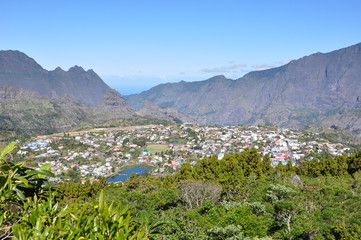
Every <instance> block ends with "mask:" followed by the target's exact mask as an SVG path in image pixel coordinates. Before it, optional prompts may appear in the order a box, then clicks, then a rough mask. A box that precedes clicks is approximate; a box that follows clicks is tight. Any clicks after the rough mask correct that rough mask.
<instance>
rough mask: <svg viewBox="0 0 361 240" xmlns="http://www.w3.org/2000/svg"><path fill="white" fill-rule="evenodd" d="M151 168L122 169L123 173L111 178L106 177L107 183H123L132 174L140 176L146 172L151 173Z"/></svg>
mask: <svg viewBox="0 0 361 240" xmlns="http://www.w3.org/2000/svg"><path fill="white" fill-rule="evenodd" d="M151 170H152V169H151V168H147V167H131V168H127V169H124V170H123V171H121V172H119V173H118V174H117V175H115V176H113V177H108V178H107V182H125V181H126V180H127V179H128V178H130V175H131V174H132V173H135V174H142V173H144V172H147V171H151Z"/></svg>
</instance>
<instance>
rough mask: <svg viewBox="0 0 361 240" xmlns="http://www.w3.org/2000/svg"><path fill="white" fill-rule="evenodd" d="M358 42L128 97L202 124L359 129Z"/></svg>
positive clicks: (360, 56)
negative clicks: (260, 68) (278, 63)
mask: <svg viewBox="0 0 361 240" xmlns="http://www.w3.org/2000/svg"><path fill="white" fill-rule="evenodd" d="M360 83H361V43H359V44H356V45H353V46H350V47H347V48H343V49H340V50H336V51H333V52H329V53H315V54H312V55H310V56H306V57H303V58H301V59H298V60H293V61H291V62H289V63H288V64H286V65H283V66H281V67H277V68H272V69H268V70H263V71H254V72H250V73H248V74H246V75H245V76H243V77H241V78H239V79H236V80H231V79H227V78H226V77H224V76H215V77H213V78H210V79H208V80H204V81H197V82H184V81H181V82H178V83H166V84H160V85H158V86H155V87H153V88H151V89H149V90H147V91H144V92H142V93H139V94H133V95H129V96H126V100H127V101H128V103H129V104H130V106H131V107H132V108H133V109H135V110H138V109H140V108H141V107H142V105H143V104H144V102H151V103H153V104H155V105H157V106H159V107H167V108H173V109H177V110H178V111H179V112H180V113H181V114H184V115H187V116H188V117H190V118H192V119H194V120H195V121H196V122H198V123H201V124H217V125H235V124H244V125H251V124H262V125H275V126H280V127H290V128H302V127H305V126H308V125H314V126H332V125H334V126H337V127H341V128H346V129H349V130H352V131H356V132H358V131H360V130H361V120H360V119H361V118H360V117H361V84H360Z"/></svg>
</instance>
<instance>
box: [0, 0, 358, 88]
mask: <svg viewBox="0 0 361 240" xmlns="http://www.w3.org/2000/svg"><path fill="white" fill-rule="evenodd" d="M0 9H1V15H0V49H1V50H8V49H13V50H19V51H22V52H24V53H26V54H27V55H29V56H30V57H32V58H34V59H35V60H36V61H37V62H38V63H39V64H40V65H42V66H43V67H44V68H45V69H47V70H53V69H55V68H56V67H58V66H60V67H61V68H63V69H64V70H68V69H69V68H70V67H71V66H74V65H79V66H82V67H83V68H84V69H86V70H87V69H90V68H91V69H93V70H94V71H95V72H97V73H98V74H99V75H100V76H101V77H102V79H103V80H104V81H105V82H107V83H108V84H109V85H110V86H111V87H113V88H115V89H117V90H118V91H119V92H120V93H122V94H130V93H136V92H140V91H143V90H147V89H149V88H150V87H152V86H155V85H157V84H159V83H165V82H178V81H180V80H185V81H198V80H204V79H208V78H210V77H212V76H215V75H221V74H223V75H225V76H226V77H228V78H232V79H237V78H239V77H241V76H243V75H244V74H245V73H247V72H249V71H253V70H259V69H266V68H271V67H275V66H280V65H282V64H284V63H287V62H288V61H290V60H292V59H298V58H301V57H303V56H305V55H310V54H312V53H315V52H329V51H332V50H336V49H339V48H343V47H347V46H350V45H353V44H356V43H359V42H361V31H360V23H361V14H360V12H361V1H359V0H349V1H333V0H327V1H326V0H312V1H311V0H303V1H292V0H273V1H270V0H263V1H260V0H259V1H257V0H254V1H241V0H238V1H236V0H223V1H220V0H219V1H216V0H193V1H190V0H182V1H170V0H167V1H152V0H148V1H146V0H142V1H137V0H123V1H122V0H118V1H112V0H109V1H91V0H88V1H81V0H78V1H74V0H73V1H67V0H62V1H49V0H48V1H37V0H33V1H27V0H22V1H21V0H0Z"/></svg>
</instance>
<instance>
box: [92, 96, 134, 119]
mask: <svg viewBox="0 0 361 240" xmlns="http://www.w3.org/2000/svg"><path fill="white" fill-rule="evenodd" d="M93 111H94V115H95V116H96V118H95V121H96V122H102V121H107V120H110V119H117V118H130V117H135V115H136V114H135V113H134V111H133V110H132V109H131V108H130V107H129V106H128V103H127V102H126V101H125V100H124V98H123V97H122V96H121V95H120V94H119V93H118V92H117V91H115V90H114V89H111V90H109V91H108V92H107V93H106V94H105V96H104V100H103V102H102V103H101V104H100V105H99V106H97V107H94V108H93Z"/></svg>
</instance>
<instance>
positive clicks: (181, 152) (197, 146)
mask: <svg viewBox="0 0 361 240" xmlns="http://www.w3.org/2000/svg"><path fill="white" fill-rule="evenodd" d="M246 148H256V149H257V150H258V151H259V153H260V154H261V155H262V156H264V155H266V154H269V155H270V157H271V162H272V165H273V166H274V167H275V166H277V165H278V164H282V165H287V164H292V165H297V164H298V163H299V162H300V161H307V160H310V159H312V158H314V157H315V156H316V157H317V156H321V155H322V154H330V155H332V156H336V155H342V154H346V153H350V150H351V149H350V148H349V147H348V146H346V145H344V144H340V143H330V142H329V141H327V140H325V139H323V138H321V137H320V135H319V133H317V132H312V131H311V132H305V131H296V130H290V129H281V128H276V127H268V126H251V127H246V126H228V127H217V126H200V125H194V124H182V125H172V126H163V125H148V126H137V127H128V128H118V129H94V130H92V131H82V132H76V133H74V132H73V133H62V134H55V135H46V136H45V135H44V136H37V137H34V138H32V139H31V140H29V141H27V142H26V143H24V144H21V145H20V146H19V149H18V151H17V153H16V155H17V156H18V157H19V158H21V159H27V160H29V161H28V163H29V164H31V165H32V166H33V167H40V166H41V165H43V164H46V163H48V164H50V165H51V170H52V172H53V173H54V174H55V177H53V178H51V179H50V180H52V181H58V182H61V181H64V180H77V181H85V180H86V179H89V180H91V181H94V180H95V181H96V180H98V179H99V178H101V177H108V176H111V175H114V174H116V173H118V172H119V171H121V170H122V169H124V168H126V167H129V166H138V165H142V166H148V167H152V168H153V170H152V171H151V174H153V175H163V174H166V173H172V172H175V171H176V170H177V169H178V168H180V166H181V165H182V164H183V163H184V162H190V163H191V164H193V165H194V164H195V163H196V162H197V160H199V159H202V158H204V157H205V156H211V155H217V156H218V159H222V158H223V157H224V155H226V154H230V153H236V152H242V151H244V149H246Z"/></svg>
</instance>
